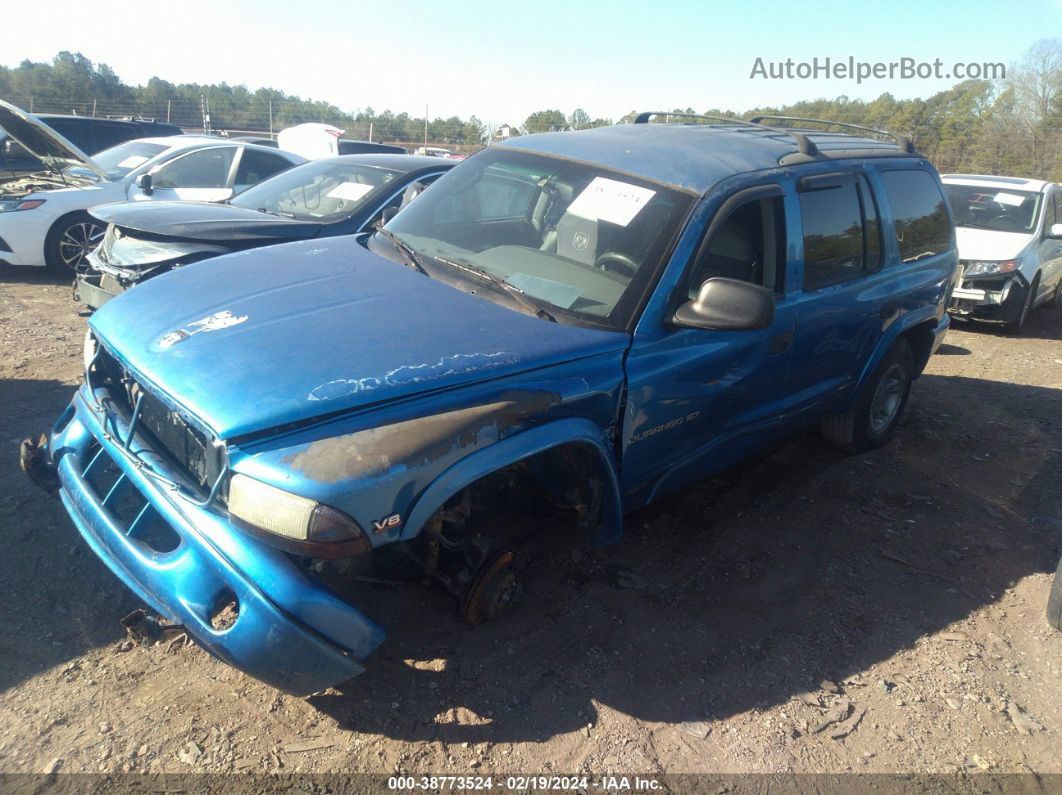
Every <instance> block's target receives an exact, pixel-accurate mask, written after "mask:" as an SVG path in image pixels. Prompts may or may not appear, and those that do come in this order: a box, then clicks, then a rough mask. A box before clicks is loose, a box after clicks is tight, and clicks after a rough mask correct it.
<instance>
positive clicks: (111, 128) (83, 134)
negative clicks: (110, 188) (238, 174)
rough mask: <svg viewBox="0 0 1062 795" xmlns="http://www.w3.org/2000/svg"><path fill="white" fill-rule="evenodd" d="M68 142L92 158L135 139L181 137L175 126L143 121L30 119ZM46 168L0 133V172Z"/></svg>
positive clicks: (55, 116) (43, 116)
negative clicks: (48, 128) (45, 126)
mask: <svg viewBox="0 0 1062 795" xmlns="http://www.w3.org/2000/svg"><path fill="white" fill-rule="evenodd" d="M33 118H35V119H36V120H37V121H39V122H42V123H43V124H45V125H47V126H48V127H50V128H51V129H53V130H55V131H56V132H57V133H59V134H60V135H62V136H63V137H64V138H65V139H66V140H68V141H70V142H71V143H72V144H74V146H76V147H77V148H78V149H80V150H81V151H82V152H86V153H87V154H90V155H94V154H96V153H97V152H102V151H103V150H104V149H110V148H111V147H112V146H117V145H118V144H120V143H123V142H124V141H131V140H133V139H134V138H163V137H166V136H170V135H181V132H182V131H181V128H180V127H178V126H176V125H174V124H167V123H164V122H156V121H153V120H150V121H149V120H146V119H97V118H95V117H92V116H65V115H62V114H58V113H37V114H35V115H34V116H33ZM46 170H47V166H45V164H44V163H42V162H41V161H40V160H38V159H37V158H36V157H34V156H33V155H32V154H30V152H29V151H28V150H27V149H26V148H25V147H24V146H22V144H20V143H19V142H18V141H17V140H16V139H14V138H11V137H10V136H8V135H7V134H5V133H4V132H3V131H2V130H0V173H3V174H8V175H13V176H18V175H20V174H33V173H36V172H39V171H46Z"/></svg>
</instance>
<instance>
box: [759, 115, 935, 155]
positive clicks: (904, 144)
mask: <svg viewBox="0 0 1062 795" xmlns="http://www.w3.org/2000/svg"><path fill="white" fill-rule="evenodd" d="M763 119H774V120H775V121H785V122H789V121H798V122H803V123H808V122H810V123H812V124H828V125H832V126H834V127H845V128H847V129H849V130H860V131H862V132H871V133H874V134H876V135H883V136H885V137H886V138H892V139H893V140H894V141H895V142H896V145H897V146H898V147H899V148H900V149H901V150H902V151H904V152H909V153H914V151H915V148H914V144H913V143H912V142H911V139H910V138H908V137H907V136H906V135H899V134H898V133H894V132H889V131H888V130H879V129H877V128H875V127H864V126H863V125H862V124H849V123H848V122H843V121H829V120H827V119H805V118H803V117H801V116H772V115H770V114H764V115H762V116H753V117H752V118H751V119H749V123H750V124H759V123H760V122H761V121H762V120H763Z"/></svg>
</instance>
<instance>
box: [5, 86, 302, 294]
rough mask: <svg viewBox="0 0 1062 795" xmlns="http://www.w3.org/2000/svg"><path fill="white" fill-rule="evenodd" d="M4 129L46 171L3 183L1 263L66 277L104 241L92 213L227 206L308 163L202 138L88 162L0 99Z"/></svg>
mask: <svg viewBox="0 0 1062 795" xmlns="http://www.w3.org/2000/svg"><path fill="white" fill-rule="evenodd" d="M0 127H2V128H3V129H4V131H5V132H7V134H8V135H9V136H10V137H11V138H13V139H15V140H17V141H18V142H19V143H20V144H22V145H23V146H24V147H25V148H26V149H28V150H29V151H30V152H31V153H32V154H33V155H35V156H36V157H37V158H38V159H39V160H40V161H41V162H43V163H44V164H45V165H46V166H47V168H48V171H43V172H40V173H38V174H30V175H28V176H21V177H12V178H8V179H6V180H3V179H2V177H0V265H3V264H8V265H31V266H44V265H47V266H48V267H49V268H51V269H53V270H55V271H57V272H59V273H67V274H69V273H72V272H74V271H77V270H78V268H79V267H80V266H81V264H82V262H83V260H84V258H85V255H86V254H88V252H90V251H92V250H93V249H94V248H95V247H96V246H97V245H98V243H99V242H100V240H101V239H102V237H103V233H104V230H105V225H104V224H101V223H100V222H99V221H96V220H95V219H93V218H92V217H91V216H90V215H89V214H88V213H87V212H86V211H87V210H88V209H89V208H90V207H95V206H96V205H99V204H106V203H108V202H115V201H128V200H134V201H136V200H150V199H169V200H174V199H184V200H197V201H223V200H225V199H227V198H229V197H230V196H232V195H234V194H235V193H238V192H239V191H241V190H243V189H244V188H246V187H249V186H250V185H253V184H254V183H256V182H258V181H259V180H262V179H265V178H266V177H269V176H272V175H273V174H276V173H278V172H280V171H283V170H284V169H286V168H289V167H291V166H294V165H298V164H299V163H304V162H306V161H305V159H304V158H302V157H300V156H298V155H295V154H292V153H290V152H283V151H278V150H276V149H270V148H268V147H264V146H257V145H255V144H249V143H243V142H237V141H226V140H225V139H223V138H214V137H210V136H205V135H204V136H200V135H175V136H170V137H166V138H140V139H138V140H134V141H127V142H125V143H122V144H119V145H118V146H115V147H112V148H110V149H106V150H104V151H102V152H100V153H98V154H97V155H95V157H89V156H88V155H86V154H85V153H84V152H82V151H81V150H80V149H78V148H77V147H76V146H74V145H73V144H72V143H70V142H69V141H67V140H66V139H65V138H63V137H62V136H61V135H59V134H58V133H56V132H55V131H54V130H52V129H51V128H50V127H47V126H46V125H44V124H41V123H40V122H39V121H37V120H36V119H34V118H33V117H31V116H29V115H28V114H26V113H24V112H23V111H21V110H19V109H18V108H16V107H15V106H13V105H10V104H8V103H6V102H3V101H0ZM2 168H3V160H2V158H0V169H2ZM0 174H2V171H0Z"/></svg>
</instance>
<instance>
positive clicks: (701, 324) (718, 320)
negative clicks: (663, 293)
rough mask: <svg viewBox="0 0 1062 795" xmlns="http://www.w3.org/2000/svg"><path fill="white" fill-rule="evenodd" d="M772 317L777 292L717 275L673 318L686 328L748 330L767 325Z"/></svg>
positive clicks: (676, 312) (677, 324) (675, 323)
mask: <svg viewBox="0 0 1062 795" xmlns="http://www.w3.org/2000/svg"><path fill="white" fill-rule="evenodd" d="M773 320H774V293H772V292H771V291H770V290H768V289H767V288H766V287H760V286H759V285H758V284H750V283H749V282H743V281H740V280H738V279H724V278H721V277H717V278H714V279H709V280H708V281H706V282H705V283H704V284H702V285H701V289H700V291H698V293H697V297H696V298H694V299H693V300H692V301H689V302H687V303H685V304H683V305H682V306H680V307H679V308H678V309H677V310H675V316H674V317H673V318H672V320H671V322H672V324H673V325H676V326H681V327H684V328H701V329H714V330H718V331H745V330H752V329H759V328H767V327H768V326H769V325H771V323H772V321H773Z"/></svg>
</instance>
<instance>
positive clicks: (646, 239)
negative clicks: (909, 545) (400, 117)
mask: <svg viewBox="0 0 1062 795" xmlns="http://www.w3.org/2000/svg"><path fill="white" fill-rule="evenodd" d="M672 116H674V114H672ZM653 117H654V115H653V114H643V115H642V116H640V117H639V118H638V120H637V122H636V123H634V124H629V125H620V126H613V127H606V128H598V129H593V130H585V131H580V132H566V133H551V134H543V135H529V136H522V137H520V138H516V139H514V140H511V141H507V142H505V143H504V144H502V145H498V146H494V147H490V148H488V149H487V150H484V151H483V152H481V153H479V154H477V155H475V156H474V157H472V158H470V159H468V160H467V161H465V162H463V163H460V164H459V165H457V166H456V167H455V168H453V169H452V170H451V171H449V172H447V173H446V174H445V175H444V176H442V177H441V178H440V179H439V180H438V181H437V182H436V183H435V185H434V186H433V187H432V189H431V190H429V191H426V192H425V193H424V195H423V196H421V197H420V198H419V199H418V200H417V201H416V202H413V203H412V204H410V205H409V206H408V207H407V208H405V209H403V210H402V211H401V212H399V213H398V215H397V216H395V217H394V218H393V219H392V220H391V221H390V222H389V223H388V224H386V225H385V226H384V227H382V228H381V229H380V230H379V231H377V232H375V233H373V234H372V235H369V236H364V235H363V236H359V237H335V238H329V239H316V240H309V241H305V242H295V243H289V244H283V245H277V246H271V247H268V248H262V249H256V250H252V251H246V252H240V253H236V254H230V255H225V256H221V257H217V258H215V259H212V260H210V261H209V262H204V263H196V264H192V265H190V266H188V267H185V268H181V269H179V270H175V271H173V272H170V273H166V274H163V275H161V276H159V277H158V278H155V279H151V280H149V281H147V282H145V283H144V284H142V285H140V286H139V287H138V288H137V289H136V290H132V291H130V292H127V293H124V294H122V295H120V296H118V297H117V298H116V299H114V300H113V301H110V302H109V303H107V304H106V305H105V306H104V307H102V308H101V309H100V310H99V311H98V312H97V313H96V314H95V315H93V317H92V319H91V321H90V324H89V325H90V330H89V332H88V335H87V338H86V340H85V384H84V386H82V387H81V389H80V390H79V392H78V393H77V395H76V396H75V397H74V400H73V402H72V403H71V404H70V406H69V407H68V408H67V409H66V411H65V412H64V413H63V414H62V416H61V417H59V419H58V421H57V422H56V423H55V425H54V427H53V428H52V429H51V431H50V434H49V435H48V436H47V438H46V439H45V440H43V441H27V442H25V443H24V444H23V448H22V459H23V460H22V463H23V466H24V468H25V469H26V470H27V472H29V473H30V474H31V475H32V476H33V478H34V479H35V480H36V481H37V482H38V483H40V484H42V485H44V486H46V487H52V488H57V489H58V492H59V495H60V496H61V498H62V501H63V504H64V505H65V507H66V510H67V511H68V512H69V514H70V517H71V519H72V520H73V522H74V524H75V525H76V526H77V528H78V530H79V531H80V532H81V534H82V535H83V536H84V538H85V540H86V541H87V543H88V544H89V545H90V546H91V547H92V549H93V550H94V551H95V552H96V554H97V555H99V557H100V558H102V559H103V561H105V562H106V564H107V565H108V566H109V567H110V568H111V569H112V570H113V571H114V572H115V574H117V575H118V577H120V578H121V579H122V580H123V581H124V582H125V583H126V584H127V585H128V586H129V587H130V588H131V589H132V590H133V591H135V592H136V593H137V594H138V595H139V597H140V598H141V599H143V600H144V601H145V602H146V603H147V605H149V606H150V607H151V608H152V609H153V610H155V611H157V612H158V613H160V614H161V615H162V616H164V617H165V618H167V619H168V620H169V621H171V622H174V623H177V624H181V625H183V626H184V627H185V629H186V630H187V631H188V632H189V633H190V634H191V635H192V636H193V637H195V638H196V640H197V641H198V642H199V643H200V644H201V645H202V646H204V647H205V648H206V649H208V650H209V651H210V652H212V653H213V654H214V655H216V656H217V657H219V658H220V659H222V660H224V661H226V662H227V663H229V664H231V665H234V666H236V667H237V668H240V669H241V670H243V671H245V672H247V673H249V674H251V675H252V676H255V677H257V678H259V679H261V680H263V681H265V682H268V683H270V684H271V685H274V686H276V687H278V688H280V689H283V690H285V691H288V692H290V693H294V694H307V693H311V692H315V691H319V690H321V689H323V688H325V687H328V686H332V685H335V684H337V683H340V682H343V681H345V680H347V679H350V678H351V677H353V676H355V675H356V674H358V673H359V672H361V671H362V669H363V666H364V665H365V663H366V661H367V658H368V657H369V656H370V655H371V653H372V652H373V650H374V649H376V648H377V647H378V646H379V645H380V644H381V642H382V641H383V640H384V637H385V631H384V628H383V627H382V626H380V625H379V624H378V623H377V621H375V620H374V618H373V615H370V613H373V614H375V613H374V611H373V610H372V608H366V607H365V605H366V602H364V601H362V600H360V599H359V598H358V596H357V594H358V593H359V590H358V587H359V586H358V582H359V579H365V578H366V576H368V577H371V578H373V579H374V580H378V579H390V580H395V581H404V580H408V581H416V582H422V581H424V580H426V579H427V580H429V581H431V582H433V583H435V584H437V586H438V589H439V590H440V591H441V592H442V593H443V594H445V595H446V598H452V599H453V601H454V605H455V607H454V609H455V611H456V612H457V613H459V615H460V616H461V617H462V618H463V619H464V620H465V621H467V622H469V623H472V624H476V623H478V622H480V621H483V620H485V619H489V618H492V617H494V616H496V615H498V614H499V613H501V612H502V611H503V610H504V609H505V607H506V606H507V604H508V603H509V601H510V600H511V598H512V595H513V592H514V588H515V574H514V561H515V560H516V557H517V556H518V555H519V554H520V551H521V543H523V542H524V541H526V536H525V535H523V533H524V531H525V530H526V524H528V523H530V524H532V525H534V524H536V523H537V522H538V520H539V519H544V518H549V520H550V521H554V522H555V521H556V520H558V519H563V520H566V521H570V522H571V526H572V527H573V528H575V529H576V530H578V531H579V532H582V533H584V534H585V535H584V536H583V537H584V538H586V539H587V540H588V541H593V542H596V543H611V542H616V541H618V540H619V539H620V536H621V533H622V529H623V521H624V515H625V514H626V513H628V512H630V511H632V510H634V509H637V508H639V507H641V506H644V505H646V504H647V503H650V502H652V501H653V500H655V499H657V498H659V497H661V496H662V495H664V494H667V493H669V492H672V491H674V490H676V489H679V488H681V487H683V486H685V485H687V484H690V483H694V482H696V481H698V480H699V479H702V478H704V477H705V476H706V475H708V474H710V473H713V472H716V471H718V470H721V469H723V468H726V467H729V466H731V465H732V464H734V463H735V462H737V461H739V460H741V459H742V458H745V457H747V456H749V455H751V454H753V453H755V452H758V451H761V450H764V449H766V448H769V447H770V446H772V445H776V444H777V443H778V442H779V440H781V439H783V438H785V437H787V436H790V435H792V434H795V433H799V432H801V431H803V430H805V429H807V428H809V427H812V426H819V427H821V429H822V433H823V435H824V436H825V438H826V439H827V440H828V441H829V442H831V443H833V444H835V445H837V446H839V447H841V448H842V449H844V450H846V451H850V452H853V453H858V452H861V451H866V450H870V449H873V448H876V447H879V446H880V445H882V444H884V443H886V442H887V441H888V439H889V438H890V436H891V435H892V434H893V432H894V431H895V429H896V426H897V422H898V420H899V418H900V416H901V414H902V412H903V409H904V405H905V404H906V402H907V399H908V395H909V392H910V389H911V383H912V381H913V380H914V379H916V378H917V377H918V375H919V374H920V373H921V372H922V370H923V368H924V367H925V365H926V362H927V361H928V359H929V357H930V356H931V354H932V353H933V352H934V351H935V350H936V348H937V347H938V346H939V345H940V344H941V341H942V340H943V338H944V335H945V332H946V331H947V328H948V316H947V313H946V311H945V310H946V309H947V306H948V302H949V299H950V297H951V291H952V289H953V286H954V284H953V282H954V278H955V273H956V266H957V254H956V246H955V235H954V229H953V225H952V221H951V218H950V215H949V210H948V206H947V204H946V202H945V199H944V195H943V193H942V188H941V182H940V179H939V177H938V175H937V173H936V172H935V171H934V169H933V167H932V166H931V165H930V164H929V163H928V162H927V161H926V160H925V158H924V157H922V156H921V155H920V154H918V153H917V152H916V151H914V149H913V147H912V146H911V145H910V143H909V142H907V141H906V140H904V139H902V138H898V137H897V138H894V137H891V136H889V135H887V134H880V135H879V134H878V132H877V131H872V132H869V133H865V132H864V131H863V130H862V129H858V130H854V131H852V132H854V133H855V134H849V133H840V132H836V131H831V129H829V128H827V129H823V127H824V125H822V124H819V123H814V122H812V121H810V120H794V119H763V118H759V119H753V120H747V121H735V120H731V119H709V118H697V119H694V120H693V122H694V123H685V122H684V123H663V124H662V123H651V122H652V119H653ZM768 122H771V123H768ZM522 519H528V520H529V522H528V523H525V522H523V521H521V520H522ZM531 520H534V521H531Z"/></svg>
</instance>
